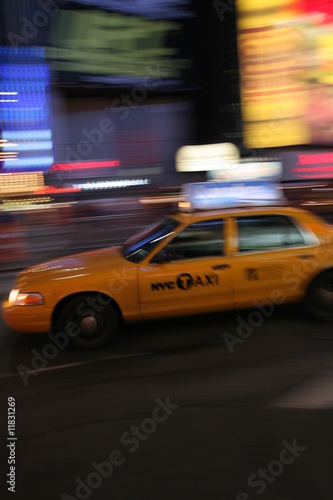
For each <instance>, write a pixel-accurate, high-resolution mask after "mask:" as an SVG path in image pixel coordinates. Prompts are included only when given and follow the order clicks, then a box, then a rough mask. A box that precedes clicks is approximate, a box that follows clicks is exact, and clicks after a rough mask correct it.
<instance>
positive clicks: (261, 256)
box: [2, 205, 333, 349]
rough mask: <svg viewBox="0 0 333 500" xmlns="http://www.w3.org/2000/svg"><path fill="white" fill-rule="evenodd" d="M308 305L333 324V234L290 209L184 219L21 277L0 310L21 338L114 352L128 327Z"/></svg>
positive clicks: (182, 215)
mask: <svg viewBox="0 0 333 500" xmlns="http://www.w3.org/2000/svg"><path fill="white" fill-rule="evenodd" d="M303 300H304V301H305V302H306V304H307V309H308V310H309V311H311V312H312V313H314V314H316V315H317V316H318V317H320V318H322V319H326V320H333V226H330V225H329V224H327V223H325V222H324V221H323V220H322V219H320V218H319V217H318V216H316V215H314V214H312V213H310V212H308V211H304V210H300V209H297V208H290V207H288V206H281V205H277V206H266V207H261V206H252V207H248V206H246V207H242V208H237V207H232V208H228V209H223V210H211V209H209V210H195V211H192V212H181V211H178V212H176V213H174V214H172V215H170V216H168V217H165V218H163V219H162V220H159V221H158V222H156V223H154V224H152V225H151V226H149V227H148V228H145V229H144V230H142V231H140V232H139V233H137V234H136V235H134V236H133V237H132V238H130V239H129V240H128V241H126V242H125V244H124V245H123V246H118V247H113V248H107V249H102V250H97V251H91V252H87V253H81V254H76V255H73V256H69V257H66V258H62V259H57V260H54V261H52V262H48V263H45V264H41V265H37V266H33V267H30V268H27V269H26V270H24V271H22V272H20V273H19V274H18V275H17V278H16V280H15V284H14V288H13V290H11V292H10V294H9V297H8V300H6V301H5V302H4V303H3V304H2V313H3V317H4V319H5V322H6V323H7V324H8V326H9V327H11V328H12V329H13V330H16V331H18V332H22V333H37V332H45V333H48V332H54V333H56V334H59V335H60V334H61V335H67V336H68V337H69V339H70V342H71V344H72V345H73V346H75V347H78V348H87V349H89V348H96V347H101V346H103V345H105V344H106V343H108V342H109V341H110V340H111V339H112V338H113V337H114V335H115V334H116V333H117V331H118V329H119V328H120V326H121V324H122V322H130V321H138V320H149V319H153V318H162V317H170V316H177V315H191V314H196V313H208V312H213V311H222V310H230V309H236V308H251V307H254V304H256V305H258V304H261V305H262V307H264V306H265V304H268V303H270V304H275V305H277V304H280V303H282V302H286V303H287V302H298V301H303Z"/></svg>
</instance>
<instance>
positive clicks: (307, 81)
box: [0, 0, 333, 280]
mask: <svg viewBox="0 0 333 500" xmlns="http://www.w3.org/2000/svg"><path fill="white" fill-rule="evenodd" d="M261 3H262V5H261V4H260V2H258V1H256V2H253V1H250V0H248V1H247V2H243V1H239V2H234V1H231V0H230V1H225V2H221V1H211V2H210V1H209V2H208V1H204V0H182V1H177V2H176V1H174V0H163V1H161V0H159V1H156V0H155V1H154V0H151V1H146V2H140V1H134V0H131V1H126V2H118V1H116V0H108V1H107V0H80V1H76V0H38V1H37V0H24V1H23V0H11V1H10V2H8V1H6V0H1V1H0V13H1V15H0V31H1V38H0V65H1V69H0V228H1V229H0V243H1V244H0V270H1V271H3V272H5V271H6V272H9V273H11V272H13V271H15V270H17V269H20V268H22V267H25V266H27V265H29V264H34V263H37V262H41V261H42V260H48V259H50V258H53V257H57V256H61V255H66V254H69V253H73V252H79V251H81V250H89V249H93V248H99V247H102V246H107V245H113V244H118V243H121V242H122V241H123V240H124V239H125V238H126V237H127V236H129V235H130V234H132V233H133V232H135V231H136V229H137V228H138V227H140V226H142V225H144V224H146V223H148V222H150V221H151V220H152V219H156V218H157V217H159V215H162V214H163V213H165V212H167V211H169V210H171V209H173V208H175V206H176V203H177V200H178V199H179V193H180V188H181V185H182V184H184V183H187V182H195V181H202V180H206V178H207V171H208V170H209V168H207V166H206V167H205V168H204V170H200V169H198V166H195V165H192V167H191V165H189V166H188V168H187V169H183V170H181V169H177V165H176V162H175V156H176V153H177V151H178V150H179V148H181V147H182V146H185V145H205V144H223V143H232V144H235V145H236V147H237V148H238V150H239V153H240V157H241V158H242V159H243V160H244V169H245V168H246V161H248V162H249V161H258V162H260V161H267V160H268V161H271V160H273V161H279V162H281V185H282V187H283V189H284V192H285V195H286V198H287V199H288V200H289V202H290V203H292V204H295V205H300V206H304V207H306V208H310V209H311V210H313V211H315V212H318V213H320V214H322V215H323V216H324V217H325V218H326V219H327V220H328V221H329V222H332V220H331V214H332V200H333V196H332V190H333V187H332V186H333V184H332V179H333V150H332V143H333V125H332V124H333V50H332V47H333V5H332V3H331V2H328V1H327V2H324V1H322V2H319V1H314V0H297V1H292V0H272V1H271V2H270V7H269V9H267V6H266V3H265V2H264V1H262V2H261ZM210 161H211V159H209V158H208V157H207V160H206V163H207V164H208V165H209V162H210ZM194 163H195V162H194ZM203 163H204V162H203V161H201V164H203ZM180 170H181V171H180ZM184 170H187V171H184ZM238 171H239V173H240V176H241V175H242V169H238ZM2 275H3V277H4V276H5V274H4V273H2ZM4 279H5V278H3V280H4Z"/></svg>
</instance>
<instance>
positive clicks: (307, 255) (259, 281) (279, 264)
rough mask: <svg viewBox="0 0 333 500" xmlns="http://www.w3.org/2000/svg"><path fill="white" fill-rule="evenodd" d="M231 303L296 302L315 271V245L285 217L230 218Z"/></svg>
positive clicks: (272, 215)
mask: <svg viewBox="0 0 333 500" xmlns="http://www.w3.org/2000/svg"><path fill="white" fill-rule="evenodd" d="M234 229H235V236H236V237H235V240H236V241H238V248H237V252H235V254H234V264H233V265H234V268H235V302H236V305H237V306H246V307H248V306H250V307H252V306H253V305H255V304H254V303H258V301H267V300H269V301H270V302H271V303H274V302H275V304H278V303H283V302H285V301H286V300H299V299H300V298H301V297H302V295H303V290H304V286H302V285H304V283H305V281H306V280H309V279H310V276H311V272H312V271H313V270H314V269H315V255H316V249H317V243H316V241H315V240H314V239H311V237H310V236H311V235H309V234H306V233H304V232H302V229H301V228H300V227H299V226H298V225H297V223H296V221H294V220H293V219H292V218H290V217H288V216H286V215H278V214H277V215H274V214H269V215H253V216H244V217H243V216H242V217H238V218H235V219H234Z"/></svg>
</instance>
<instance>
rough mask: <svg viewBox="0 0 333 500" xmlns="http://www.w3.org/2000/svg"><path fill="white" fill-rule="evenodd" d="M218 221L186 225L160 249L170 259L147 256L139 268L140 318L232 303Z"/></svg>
mask: <svg viewBox="0 0 333 500" xmlns="http://www.w3.org/2000/svg"><path fill="white" fill-rule="evenodd" d="M224 225H225V224H224V223H223V224H222V221H221V220H220V221H204V222H201V223H197V224H192V225H191V226H188V227H187V228H186V229H185V230H184V231H183V232H182V233H181V234H180V235H178V236H177V237H176V238H175V240H174V241H172V242H171V244H168V245H167V246H166V247H165V248H164V249H162V254H163V255H164V256H168V255H169V256H170V255H171V260H170V261H165V262H162V263H161V262H159V259H158V258H156V257H157V256H155V258H153V259H151V260H150V261H149V260H147V261H146V262H143V263H142V264H141V265H140V269H139V295H140V306H141V313H142V315H143V317H144V318H157V317H160V316H167V315H170V316H171V315H177V314H194V313H204V312H211V311H218V310H223V309H226V308H229V307H230V306H231V305H232V283H233V269H232V267H231V259H230V257H228V256H227V255H226V254H225V245H224V237H223V236H222V235H223V228H222V226H224Z"/></svg>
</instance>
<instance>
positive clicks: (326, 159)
mask: <svg viewBox="0 0 333 500" xmlns="http://www.w3.org/2000/svg"><path fill="white" fill-rule="evenodd" d="M297 157H298V162H297V163H296V165H318V164H323V163H331V162H332V161H333V153H316V154H305V155H302V154H301V155H297Z"/></svg>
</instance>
